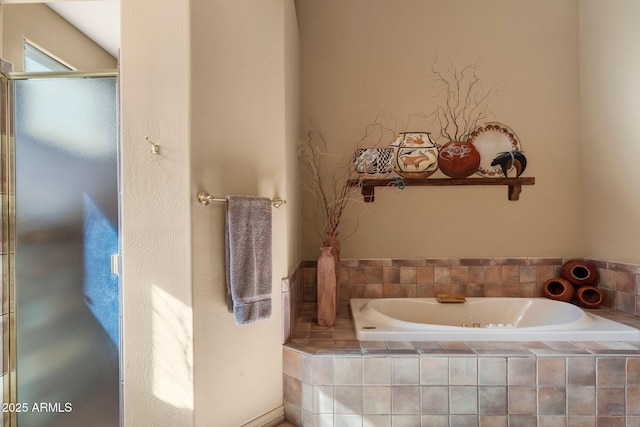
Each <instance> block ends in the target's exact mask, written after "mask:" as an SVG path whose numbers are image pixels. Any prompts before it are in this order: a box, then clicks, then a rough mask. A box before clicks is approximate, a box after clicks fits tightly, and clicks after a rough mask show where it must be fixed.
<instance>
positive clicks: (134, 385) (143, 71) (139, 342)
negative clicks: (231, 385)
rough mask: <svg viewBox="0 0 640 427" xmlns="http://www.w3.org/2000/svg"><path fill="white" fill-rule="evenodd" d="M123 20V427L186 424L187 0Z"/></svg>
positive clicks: (148, 5)
mask: <svg viewBox="0 0 640 427" xmlns="http://www.w3.org/2000/svg"><path fill="white" fill-rule="evenodd" d="M121 17H122V22H121V23H122V51H121V73H120V84H121V101H120V102H121V111H122V255H123V261H122V268H123V272H122V277H123V283H122V285H123V305H122V311H123V334H122V340H123V343H122V344H123V349H124V350H123V357H124V359H123V377H124V396H123V397H124V425H125V426H154V427H164V426H166V427H175V426H191V425H193V419H194V415H193V411H194V392H193V376H194V365H193V310H192V287H191V216H190V212H191V209H192V208H194V209H195V208H196V206H195V200H194V197H193V195H192V194H191V188H190V186H189V179H190V174H189V169H190V165H189V161H190V156H189V149H190V142H189V141H190V137H189V123H190V95H189V94H190V80H189V79H190V74H189V72H190V67H189V57H190V44H189V1H188V0H176V1H171V2H165V3H163V5H162V8H159V7H158V3H157V2H156V1H155V0H127V1H123V2H122V10H121ZM158 46H161V47H162V48H158ZM145 136H149V137H150V139H151V140H153V141H154V142H156V143H157V144H159V145H160V149H161V152H160V154H159V155H154V154H152V153H151V152H150V150H149V143H148V142H147V141H145Z"/></svg>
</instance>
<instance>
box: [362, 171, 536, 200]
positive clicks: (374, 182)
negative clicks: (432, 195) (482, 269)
mask: <svg viewBox="0 0 640 427" xmlns="http://www.w3.org/2000/svg"><path fill="white" fill-rule="evenodd" d="M398 182H399V181H398V179H394V178H385V179H369V178H363V179H351V180H349V186H351V187H362V190H361V193H362V196H363V197H364V201H365V202H367V203H370V202H373V201H374V199H375V188H376V187H397V184H398ZM402 182H404V185H405V186H406V187H443V186H450V185H506V186H508V190H509V193H508V196H509V200H518V199H519V198H520V191H521V190H522V186H523V185H533V184H535V178H533V177H519V178H427V179H404V178H402Z"/></svg>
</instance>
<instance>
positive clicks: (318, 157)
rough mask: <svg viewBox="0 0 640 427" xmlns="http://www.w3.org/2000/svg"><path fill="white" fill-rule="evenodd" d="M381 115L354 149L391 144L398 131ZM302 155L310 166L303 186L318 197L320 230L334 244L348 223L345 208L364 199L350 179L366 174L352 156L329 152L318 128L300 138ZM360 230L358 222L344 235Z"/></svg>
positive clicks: (315, 207) (316, 213)
mask: <svg viewBox="0 0 640 427" xmlns="http://www.w3.org/2000/svg"><path fill="white" fill-rule="evenodd" d="M378 119H379V117H378V116H377V117H376V120H375V121H374V122H372V123H370V124H369V125H367V127H366V128H365V133H364V136H363V137H362V138H360V139H359V140H358V141H357V142H356V144H355V146H354V149H353V151H352V152H355V151H356V150H357V149H358V148H361V147H362V146H364V144H366V145H367V147H376V146H378V145H380V144H384V145H385V146H386V145H387V142H386V141H387V139H388V138H389V135H394V134H395V133H394V132H393V130H391V129H389V128H387V127H386V126H384V125H383V124H382V123H381V122H380V121H379V120H378ZM298 157H299V159H300V161H301V162H302V164H303V165H305V166H306V168H307V177H306V179H305V180H303V182H302V187H303V189H304V190H305V191H308V192H309V193H310V194H311V195H312V197H313V198H314V201H315V203H314V204H312V205H311V206H310V209H311V214H312V215H311V216H312V217H313V218H314V220H315V222H316V224H315V226H316V232H317V233H318V236H319V237H320V238H321V239H322V244H323V245H324V246H327V245H330V244H334V243H335V242H336V241H337V240H338V231H339V228H340V226H341V225H343V224H344V223H345V216H344V213H345V210H346V209H347V207H348V206H349V205H350V204H351V203H352V202H357V203H361V200H359V199H358V198H354V197H352V192H353V190H354V187H353V186H352V185H349V181H350V180H353V179H363V178H362V174H359V173H357V172H356V164H355V163H354V161H353V160H354V159H353V158H352V157H347V158H346V160H345V159H344V158H340V157H338V156H336V155H334V154H331V153H329V152H328V150H327V143H326V141H325V139H324V137H323V136H322V134H320V133H319V132H317V131H309V133H308V134H307V138H306V139H305V140H303V141H300V144H299V147H298ZM356 230H357V223H356V224H353V225H352V227H351V230H349V232H348V233H344V234H343V235H342V237H341V239H342V240H344V239H346V238H347V237H349V236H351V235H352V234H353V233H355V231H356Z"/></svg>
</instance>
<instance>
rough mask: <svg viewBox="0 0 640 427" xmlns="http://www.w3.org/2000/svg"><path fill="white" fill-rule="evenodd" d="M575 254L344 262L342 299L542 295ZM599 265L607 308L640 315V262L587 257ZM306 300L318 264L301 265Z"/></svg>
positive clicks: (309, 298)
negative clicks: (444, 295) (548, 281)
mask: <svg viewBox="0 0 640 427" xmlns="http://www.w3.org/2000/svg"><path fill="white" fill-rule="evenodd" d="M568 259H571V258H565V259H563V258H553V257H536V258H407V259H390V258H380V259H348V260H342V269H341V275H340V280H339V286H338V298H339V300H340V301H348V300H349V299H350V298H398V297H434V296H435V294H437V293H460V294H463V295H465V296H467V297H484V296H487V297H538V296H543V293H542V288H543V285H544V282H546V281H547V280H548V279H551V278H554V277H560V269H561V267H562V264H563V263H564V262H566V261H567V260H568ZM586 261H589V262H592V263H594V264H595V266H596V267H597V268H598V273H599V276H600V279H599V284H598V287H599V288H600V289H601V290H602V291H603V293H604V296H605V300H604V305H605V306H606V307H610V308H615V309H616V310H619V311H622V312H624V313H628V314H632V315H636V314H640V265H635V264H624V263H618V262H608V261H600V260H591V259H587V260H586ZM301 268H302V277H303V280H302V286H303V291H302V292H303V295H304V301H315V300H316V269H315V262H313V261H305V262H303V263H302V264H301Z"/></svg>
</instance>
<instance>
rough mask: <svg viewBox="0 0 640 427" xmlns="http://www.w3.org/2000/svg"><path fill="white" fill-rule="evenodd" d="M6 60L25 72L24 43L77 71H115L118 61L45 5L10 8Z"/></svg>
mask: <svg viewBox="0 0 640 427" xmlns="http://www.w3.org/2000/svg"><path fill="white" fill-rule="evenodd" d="M3 14H4V17H3V24H4V25H3V49H2V54H3V57H4V59H6V60H8V61H10V62H12V63H13V65H14V71H23V70H24V68H23V40H24V39H25V38H26V39H27V40H29V41H31V42H33V43H35V44H36V45H38V46H39V47H41V48H42V49H44V50H46V51H47V52H49V53H51V54H52V55H53V56H55V57H56V58H58V59H61V60H62V61H63V62H65V63H67V64H69V65H71V66H72V67H73V68H74V69H77V70H97V69H115V68H116V67H117V61H116V59H115V58H114V57H113V56H111V55H110V54H109V53H108V52H107V51H105V50H104V49H102V48H101V47H100V46H98V45H97V44H95V43H94V42H93V41H92V40H91V39H89V38H88V37H87V36H85V35H84V34H82V33H81V32H80V31H78V30H77V29H76V28H75V27H73V26H72V25H70V24H69V23H68V22H67V21H65V20H64V19H63V18H62V17H60V15H58V14H57V13H55V12H54V11H53V10H51V9H50V8H49V7H47V6H46V5H45V4H43V3H32V4H6V5H4V13H3Z"/></svg>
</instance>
